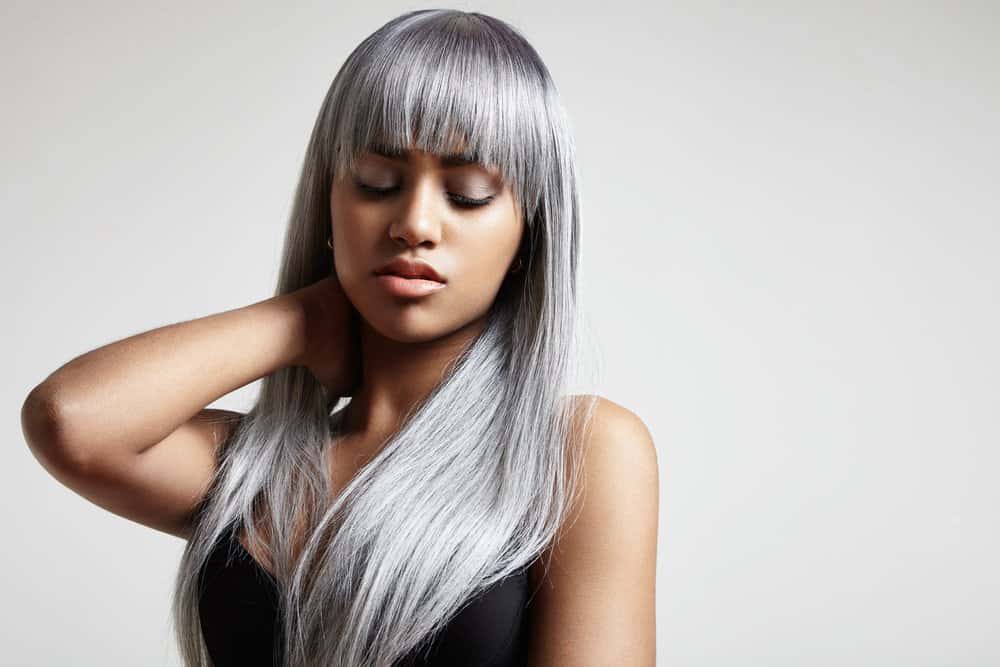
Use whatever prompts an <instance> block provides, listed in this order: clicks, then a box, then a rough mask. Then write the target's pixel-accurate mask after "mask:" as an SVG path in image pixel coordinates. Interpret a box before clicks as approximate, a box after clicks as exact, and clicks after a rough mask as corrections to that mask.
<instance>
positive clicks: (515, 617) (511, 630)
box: [199, 528, 530, 667]
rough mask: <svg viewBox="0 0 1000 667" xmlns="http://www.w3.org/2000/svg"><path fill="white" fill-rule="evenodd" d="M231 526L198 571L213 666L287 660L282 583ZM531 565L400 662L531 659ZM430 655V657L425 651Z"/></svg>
mask: <svg viewBox="0 0 1000 667" xmlns="http://www.w3.org/2000/svg"><path fill="white" fill-rule="evenodd" d="M235 535H236V530H235V529H233V528H230V529H229V530H228V531H226V533H225V534H224V535H223V537H222V539H220V540H219V541H218V542H217V543H216V545H215V548H214V549H213V550H212V553H211V555H210V556H209V558H208V560H207V561H206V563H205V567H204V568H203V569H202V571H201V572H200V576H199V586H200V590H201V594H200V595H201V597H200V601H199V615H200V617H201V629H202V633H203V635H204V637H205V643H206V645H207V647H208V652H209V655H210V656H211V658H212V662H213V663H214V664H215V667H237V666H238V667H275V666H280V665H281V664H282V659H283V657H282V650H283V645H282V637H283V635H282V632H283V627H282V625H281V623H280V620H281V617H280V613H281V612H280V609H279V602H278V589H277V584H276V582H275V580H274V577H273V576H272V575H271V573H270V572H268V571H267V570H266V569H264V567H263V566H261V565H260V564H259V563H258V562H257V561H256V560H255V559H254V558H253V557H252V556H251V555H250V553H249V552H247V550H246V549H245V548H244V547H243V545H242V544H241V543H240V541H239V540H238V539H237V538H236V537H235ZM529 587H530V586H529V573H528V567H525V568H522V569H521V570H520V571H518V572H517V573H515V574H513V575H511V576H509V577H507V578H505V579H503V580H501V581H499V582H497V583H496V584H494V585H493V586H492V587H491V588H489V589H487V590H485V591H483V592H481V593H480V594H479V595H478V596H476V597H475V598H473V599H472V601H471V602H470V603H469V604H468V605H466V606H465V607H463V608H462V610H461V611H459V613H458V614H457V615H456V616H455V617H454V618H453V619H452V620H451V622H450V623H448V625H446V626H445V627H444V628H443V629H442V630H441V631H440V632H439V633H438V634H437V635H436V636H435V637H433V638H431V640H430V648H429V649H428V647H427V645H426V643H425V644H422V645H420V646H418V647H416V648H415V649H414V650H413V651H411V652H410V654H408V655H407V656H406V657H405V658H403V659H401V660H399V661H397V662H396V667H449V666H452V665H462V666H463V667H480V666H482V667H486V666H487V665H489V666H490V667H514V666H515V665H518V666H523V665H525V664H526V663H527V650H528V638H529V635H530V623H529V620H528V606H529V602H530V596H529ZM425 654H426V655H425Z"/></svg>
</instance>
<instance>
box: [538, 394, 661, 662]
mask: <svg viewBox="0 0 1000 667" xmlns="http://www.w3.org/2000/svg"><path fill="white" fill-rule="evenodd" d="M579 398H580V405H581V406H582V407H584V408H585V407H586V404H587V403H588V401H592V406H593V410H592V415H591V418H590V420H589V421H588V423H587V428H586V430H585V431H584V433H585V435H584V438H583V442H582V444H583V457H582V469H581V475H582V480H581V481H582V483H583V488H582V492H581V494H580V497H579V500H578V503H577V506H575V508H574V510H573V511H572V512H571V513H570V516H569V517H568V519H567V521H566V522H565V524H564V525H563V526H562V527H561V529H560V532H559V534H558V536H557V539H556V540H555V541H554V543H553V544H552V545H551V546H550V548H549V549H548V550H547V552H546V553H545V554H543V558H541V559H539V561H537V562H536V563H535V564H534V565H533V566H532V571H531V579H532V590H533V591H534V598H533V600H532V603H531V605H532V625H533V637H534V639H533V640H532V651H531V657H532V660H531V664H532V665H545V666H546V667H548V666H555V665H580V666H583V665H606V664H616V665H650V666H651V665H653V664H654V662H655V625H656V624H655V585H656V556H657V554H656V551H657V525H658V521H659V464H658V458H657V453H656V447H655V444H654V442H653V438H652V435H651V433H650V431H649V429H648V427H647V426H646V424H645V422H643V420H642V419H641V418H640V417H639V416H638V415H636V414H635V413H634V412H633V411H631V410H629V409H628V408H626V407H624V406H622V405H619V404H618V403H615V402H614V401H611V400H609V399H607V398H604V397H599V396H593V395H582V396H580V397H579Z"/></svg>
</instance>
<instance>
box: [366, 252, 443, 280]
mask: <svg viewBox="0 0 1000 667" xmlns="http://www.w3.org/2000/svg"><path fill="white" fill-rule="evenodd" d="M386 274H392V275H396V276H401V277H403V278H423V279H424V280H434V281H436V282H439V283H445V282H448V281H446V280H445V279H444V278H442V277H441V274H439V273H438V272H437V270H435V268H434V267H433V266H431V265H430V264H428V263H427V262H425V261H423V260H421V259H406V258H405V257H397V258H395V259H393V260H392V261H390V262H388V263H386V264H383V265H382V266H381V267H380V268H378V269H376V270H375V275H379V276H381V275H386Z"/></svg>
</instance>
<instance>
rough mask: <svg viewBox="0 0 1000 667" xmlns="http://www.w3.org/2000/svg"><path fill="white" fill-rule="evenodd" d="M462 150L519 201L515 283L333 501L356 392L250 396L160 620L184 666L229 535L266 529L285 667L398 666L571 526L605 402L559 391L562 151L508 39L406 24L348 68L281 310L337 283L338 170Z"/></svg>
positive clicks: (301, 216) (460, 26) (563, 339)
mask: <svg viewBox="0 0 1000 667" xmlns="http://www.w3.org/2000/svg"><path fill="white" fill-rule="evenodd" d="M456 138H461V140H462V141H463V142H464V150H465V151H466V153H467V154H468V155H469V156H470V157H473V158H474V159H476V160H477V161H480V162H481V163H482V164H484V165H491V166H496V167H497V168H498V169H499V171H500V172H501V174H502V176H503V178H504V180H505V183H508V184H510V185H511V186H512V190H513V193H514V198H515V203H516V206H517V209H518V210H519V211H520V213H521V214H522V215H523V216H524V220H525V222H526V229H525V234H524V237H523V238H524V241H523V244H522V252H523V257H524V266H525V268H524V270H523V271H520V272H518V273H515V274H512V275H509V276H508V277H507V280H506V281H505V283H504V284H503V285H502V287H501V289H500V291H499V292H498V294H497V297H496V299H495V301H494V303H493V306H492V308H491V309H490V312H489V314H488V316H487V320H486V325H485V327H484V328H483V330H482V331H481V332H480V333H479V334H478V335H477V336H476V337H475V338H474V339H473V340H472V341H471V342H470V343H469V344H468V345H467V346H466V347H465V348H464V349H463V350H462V351H461V353H460V354H458V355H457V356H456V358H455V359H454V360H453V361H452V363H451V364H450V365H449V367H448V369H447V371H446V373H445V374H444V375H443V377H442V379H441V381H440V382H439V383H438V384H437V385H436V386H435V387H434V389H433V390H432V391H431V392H430V393H429V394H428V395H427V396H426V397H425V398H424V399H423V400H421V401H420V402H419V403H418V404H417V405H416V406H415V407H414V408H413V409H411V410H410V411H409V412H408V413H407V415H405V418H404V419H403V422H402V425H401V427H400V428H399V430H398V431H397V432H396V433H394V434H393V435H392V436H391V437H389V438H388V439H387V440H386V441H385V442H384V443H382V447H381V449H379V451H378V453H377V455H375V456H374V457H373V458H372V459H371V460H370V461H369V462H368V463H367V464H366V465H364V466H363V467H362V468H361V469H360V470H359V471H358V472H357V474H356V475H355V476H354V477H353V478H352V479H351V481H350V483H348V484H347V486H346V487H345V488H344V489H343V491H342V492H341V493H340V494H339V495H338V496H337V497H336V498H334V499H333V500H331V493H332V492H331V487H330V480H329V478H328V471H329V470H330V459H329V456H330V452H331V451H332V448H334V447H336V446H337V442H338V440H337V437H336V436H337V427H338V424H339V418H340V417H341V416H342V414H343V409H342V408H341V409H340V410H337V407H338V405H340V403H341V401H342V400H344V399H346V400H349V397H347V396H343V397H342V396H332V395H330V394H329V392H328V391H327V390H326V389H325V388H324V387H323V386H322V385H321V384H320V383H319V381H318V380H316V379H315V378H314V377H313V376H312V374H311V373H309V372H308V370H307V369H305V368H303V367H300V366H290V367H287V368H282V369H279V370H277V371H275V372H274V373H271V374H269V375H268V376H266V377H264V378H263V379H262V381H261V384H260V391H259V394H258V397H257V400H256V402H255V404H254V405H253V407H252V409H251V410H250V411H249V412H248V413H247V414H246V415H244V416H243V417H241V419H240V420H239V422H238V423H237V424H236V426H235V428H234V429H233V431H232V433H231V435H230V437H229V438H228V439H227V441H226V442H225V443H223V445H222V446H221V447H220V448H219V450H218V452H219V453H218V456H217V464H218V465H217V469H216V472H215V476H214V477H213V479H212V482H211V484H210V486H209V490H208V491H207V493H206V494H205V497H204V498H203V499H202V501H201V503H200V504H199V506H198V510H197V511H196V513H195V519H194V526H193V534H192V536H191V539H190V540H189V541H188V544H187V547H186V549H185V551H184V554H183V556H182V559H181V563H180V567H179V571H178V574H177V579H176V582H175V590H174V597H173V600H172V607H171V610H172V618H171V621H172V624H173V627H174V632H175V635H176V638H177V640H178V643H179V647H180V651H181V657H182V659H183V660H184V663H185V664H186V665H189V666H192V665H198V666H201V665H210V664H211V661H210V657H209V655H208V652H207V648H206V645H205V641H204V637H203V635H202V632H201V626H200V623H199V607H198V598H199V592H200V589H199V572H200V570H201V568H202V567H203V566H204V564H205V561H206V559H207V557H208V555H209V554H210V552H211V549H212V547H213V545H214V544H215V543H216V541H217V540H219V539H220V538H221V536H222V534H223V532H224V531H226V530H227V529H229V528H231V527H232V526H234V525H241V526H243V527H245V529H246V531H247V538H248V540H249V541H250V542H251V543H254V544H258V543H259V544H263V539H262V538H261V534H260V533H259V531H258V525H259V524H258V523H257V522H258V521H261V522H262V523H261V524H260V525H263V526H264V531H265V533H266V534H267V536H268V543H269V548H270V550H269V553H270V555H271V561H272V562H273V564H274V569H273V573H274V575H275V579H276V580H277V582H278V585H279V591H280V601H281V604H280V612H281V613H280V618H281V625H282V628H283V630H284V633H283V637H284V640H283V641H284V643H283V654H282V655H283V660H284V663H283V664H284V665H288V666H289V667H307V666H308V667H314V666H316V665H347V666H352V667H353V666H355V665H365V666H369V665H370V666H372V667H390V666H391V665H393V664H394V663H395V662H396V661H397V660H400V659H401V658H402V657H403V656H405V655H406V654H408V653H410V652H411V651H412V650H414V649H417V648H419V647H421V646H424V647H426V646H428V642H429V640H432V639H433V638H434V637H435V635H436V633H437V632H438V631H439V630H441V629H443V627H444V626H445V625H446V624H447V623H448V621H449V620H450V619H451V618H452V617H453V616H454V615H455V614H456V613H457V612H458V611H460V610H461V609H462V607H463V606H464V605H465V604H467V603H468V602H469V601H470V599H471V598H472V597H473V596H475V595H477V594H478V593H480V592H482V591H483V590H485V589H486V588H489V587H490V586H492V585H493V584H494V583H496V582H498V581H499V580H501V579H503V578H505V577H507V576H510V575H512V574H516V573H518V572H520V571H522V570H523V569H524V568H526V567H528V566H530V565H531V563H532V562H534V561H535V560H536V559H538V558H539V557H540V556H541V555H542V554H543V552H544V551H545V549H546V548H547V547H548V546H549V545H551V544H552V543H553V541H554V540H555V539H557V537H558V534H559V532H560V529H561V527H562V526H563V525H564V523H565V522H566V521H567V520H568V519H570V518H571V515H572V514H573V512H572V511H571V510H572V508H573V507H574V506H575V499H576V498H577V497H578V496H579V495H580V491H581V484H582V482H583V477H582V475H581V469H582V468H581V461H582V449H581V445H582V444H583V443H584V441H585V432H586V429H587V424H588V423H589V422H590V417H591V414H592V410H593V406H594V403H595V401H596V396H595V395H593V394H573V395H571V394H568V392H567V389H568V388H569V385H570V382H572V381H573V380H574V378H577V379H579V378H582V377H583V374H581V371H582V370H583V364H582V363H581V361H582V359H583V355H581V354H580V350H581V347H580V342H581V337H580V335H579V331H580V330H581V327H580V326H579V325H580V324H581V321H580V319H579V317H578V308H577V303H578V298H579V295H578V286H577V264H578V255H579V244H580V230H579V203H578V192H577V176H576V171H575V169H576V168H575V156H574V144H573V139H572V133H571V130H570V126H569V121H568V118H567V116H566V114H565V111H564V109H563V107H562V105H561V103H560V101H559V98H558V95H557V91H556V87H555V85H554V83H553V81H552V79H551V76H550V74H549V72H548V69H547V68H546V67H545V65H544V64H543V62H542V60H541V58H540V57H539V55H538V54H537V53H536V51H535V49H534V48H532V46H531V45H530V44H529V43H528V42H527V40H526V39H525V38H524V37H523V36H522V35H521V33H520V32H519V31H518V30H517V29H515V28H513V27H512V26H510V25H509V24H507V23H505V22H503V21H501V20H499V19H496V18H493V17H490V16H487V15H483V14H480V13H468V12H463V11H457V10H419V11H413V12H409V13H406V14H403V15H401V16H399V17H397V18H395V19H393V20H391V21H389V22H388V23H386V24H385V25H384V26H382V27H381V28H379V29H378V30H377V31H376V32H374V33H373V34H371V35H370V36H369V37H367V38H366V39H365V40H364V41H363V42H362V43H361V44H360V45H359V46H358V47H357V48H356V49H355V50H354V51H353V52H352V53H351V54H350V56H349V57H348V58H347V60H346V61H345V63H344V64H343V66H342V67H341V69H340V70H339V72H338V73H337V75H336V77H335V78H334V80H333V82H332V84H331V85H330V88H329V91H328V92H327V95H326V97H325V99H324V100H323V104H322V107H321V109H320V111H319V116H318V118H317V119H316V122H315V125H314V127H313V130H312V134H311V137H310V139H309V145H308V148H307V150H306V154H305V157H304V162H303V166H302V171H301V174H300V178H299V183H298V188H297V191H296V194H295V200H294V205H293V207H292V211H291V216H290V220H289V224H288V228H287V232H286V236H285V240H284V249H283V254H282V260H281V268H280V276H279V280H278V285H277V290H276V292H275V294H285V293H289V292H292V291H294V290H296V289H299V288H301V287H304V286H306V285H309V284H311V283H314V282H316V281H318V280H320V279H322V278H324V277H325V276H328V275H330V273H331V270H332V268H333V265H332V262H333V259H332V256H331V253H330V252H329V249H328V248H327V247H326V239H327V235H328V232H329V229H330V225H331V222H332V224H339V222H340V221H338V220H332V221H331V218H330V207H329V194H330V187H331V184H332V181H333V179H334V174H335V173H340V172H341V171H342V170H351V169H353V166H354V165H355V164H356V162H355V161H356V159H357V157H358V156H359V155H360V154H361V152H362V151H364V150H368V149H370V147H372V146H375V145H378V146H385V147H389V148H396V149H409V148H411V145H410V144H411V142H413V143H414V144H415V147H416V148H417V149H419V150H422V151H428V152H431V153H434V154H438V155H440V154H444V153H446V152H450V151H451V150H452V149H453V148H454V146H455V140H456ZM354 312H355V313H356V311H354ZM400 381H403V382H405V381H406V378H405V377H402V378H400ZM331 412H332V414H331ZM265 510H266V511H265ZM296 545H299V546H300V547H301V548H300V549H296Z"/></svg>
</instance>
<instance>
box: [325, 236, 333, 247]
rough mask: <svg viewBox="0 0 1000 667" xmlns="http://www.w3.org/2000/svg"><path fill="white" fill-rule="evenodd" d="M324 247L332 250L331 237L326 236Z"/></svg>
mask: <svg viewBox="0 0 1000 667" xmlns="http://www.w3.org/2000/svg"><path fill="white" fill-rule="evenodd" d="M326 247H327V248H329V249H330V250H333V237H332V236H327V237H326Z"/></svg>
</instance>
